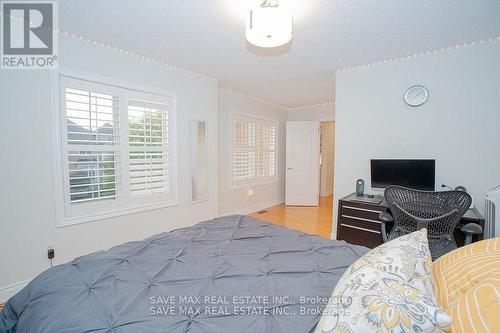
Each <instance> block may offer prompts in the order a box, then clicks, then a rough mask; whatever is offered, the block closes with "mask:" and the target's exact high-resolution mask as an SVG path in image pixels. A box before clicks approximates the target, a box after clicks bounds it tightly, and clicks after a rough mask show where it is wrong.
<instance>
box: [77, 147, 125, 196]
mask: <svg viewBox="0 0 500 333" xmlns="http://www.w3.org/2000/svg"><path fill="white" fill-rule="evenodd" d="M116 155H117V154H115V153H114V152H112V151H103V152H95V151H69V152H68V164H69V188H70V197H71V203H79V202H87V201H95V200H103V199H115V198H116V197H117V191H116V187H117V184H118V180H117V178H118V177H117V172H116V170H117V164H118V163H117V160H118V159H117V156H116Z"/></svg>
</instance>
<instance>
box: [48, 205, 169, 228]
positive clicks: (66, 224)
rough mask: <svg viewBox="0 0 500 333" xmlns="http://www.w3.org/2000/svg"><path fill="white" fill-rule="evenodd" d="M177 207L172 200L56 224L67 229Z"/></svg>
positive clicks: (69, 219)
mask: <svg viewBox="0 0 500 333" xmlns="http://www.w3.org/2000/svg"><path fill="white" fill-rule="evenodd" d="M177 205H178V202H177V201H176V200H172V201H168V202H158V203H154V204H148V205H140V206H134V207H130V208H124V209H115V210H111V211H106V212H102V213H96V214H91V215H85V216H77V217H63V218H62V220H61V221H60V222H59V223H58V225H57V228H64V227H69V226H73V225H77V224H82V223H89V222H95V221H100V220H105V219H109V218H113V217H118V216H124V215H130V214H136V213H140V212H146V211H150V210H156V209H162V208H168V207H172V206H177Z"/></svg>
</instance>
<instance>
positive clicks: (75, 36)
mask: <svg viewBox="0 0 500 333" xmlns="http://www.w3.org/2000/svg"><path fill="white" fill-rule="evenodd" d="M56 32H58V33H61V34H62V35H63V36H65V37H69V38H73V39H79V40H83V41H86V42H88V43H90V44H93V45H95V46H100V47H104V48H107V49H112V50H114V51H118V52H120V53H123V54H125V55H128V56H131V57H136V58H140V59H142V60H145V61H147V62H150V63H153V64H156V65H160V66H163V67H167V68H170V69H174V70H178V71H181V72H184V73H187V74H190V75H193V76H196V77H199V78H203V79H207V80H210V81H216V82H219V80H218V79H216V78H214V77H212V76H209V75H206V74H203V73H199V72H196V71H193V70H190V69H187V68H184V67H180V66H177V65H173V64H170V63H168V62H165V61H163V60H159V59H155V58H153V57H150V56H147V55H144V54H141V53H137V52H132V51H129V50H127V49H123V48H120V47H117V46H114V45H112V44H110V43H106V42H102V41H98V40H95V39H92V38H90V37H88V36H84V35H82V34H78V33H70V32H68V31H63V30H62V29H57V30H56ZM495 41H500V36H497V37H491V38H488V39H482V40H479V41H473V42H468V43H461V44H456V45H453V46H448V47H444V48H439V49H433V50H428V51H423V52H419V53H415V54H411V55H406V56H402V57H396V58H392V59H388V60H380V61H374V62H371V63H368V64H363V65H357V66H352V67H346V68H342V69H339V70H337V71H336V72H335V73H344V72H349V71H353V70H360V69H364V68H368V67H371V66H376V65H382V64H388V63H393V62H398V61H404V60H409V59H412V58H416V57H419V56H425V55H430V54H436V53H442V52H447V51H450V50H453V49H461V48H467V47H472V46H478V45H484V44H488V43H493V42H495ZM218 90H219V91H221V92H223V93H226V94H233V95H237V96H241V97H244V98H247V99H249V100H252V101H255V102H259V103H264V104H267V105H271V106H274V107H276V108H279V109H282V110H286V111H295V110H304V109H311V108H317V107H321V106H328V105H334V104H335V102H334V101H329V102H325V103H316V104H307V105H301V106H296V107H285V106H283V105H279V104H277V103H273V102H269V101H266V100H263V99H261V98H257V97H254V96H251V95H248V94H246V93H244V92H241V91H237V90H234V89H229V88H225V87H221V86H218Z"/></svg>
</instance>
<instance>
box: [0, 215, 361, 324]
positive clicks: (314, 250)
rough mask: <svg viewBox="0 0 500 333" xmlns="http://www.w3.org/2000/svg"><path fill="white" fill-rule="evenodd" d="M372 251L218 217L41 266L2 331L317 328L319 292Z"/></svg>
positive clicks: (9, 307) (0, 317)
mask: <svg viewBox="0 0 500 333" xmlns="http://www.w3.org/2000/svg"><path fill="white" fill-rule="evenodd" d="M306 223H307V222H306ZM366 251H367V249H366V248H363V247H359V246H354V245H349V244H347V243H345V242H344V241H333V240H328V239H324V238H321V237H318V236H312V235H307V234H304V233H302V232H298V231H292V230H289V229H286V228H283V227H280V226H277V225H274V224H269V223H265V222H261V221H258V220H255V219H252V218H249V217H245V216H228V217H223V218H218V219H214V220H210V221H205V222H202V223H199V224H197V225H194V226H192V227H189V228H184V229H178V230H174V231H171V232H168V233H162V234H158V235H155V236H152V237H150V238H148V239H146V240H143V241H137V242H130V243H126V244H123V245H120V246H116V247H114V248H111V249H110V250H108V251H101V252H96V253H92V254H89V255H87V256H83V257H80V258H77V259H75V260H73V261H72V262H70V263H67V264H64V265H59V266H56V267H54V268H51V269H49V270H47V271H45V272H43V273H42V274H40V275H39V276H38V277H36V278H35V279H34V280H33V281H32V282H31V283H30V284H29V285H28V286H27V287H26V288H24V289H23V290H22V291H20V292H19V293H18V294H17V295H15V296H14V297H12V298H11V299H10V300H9V301H8V302H7V304H6V307H5V309H4V310H3V311H2V312H1V313H0V332H19V333H21V332H50V333H57V332H74V333H81V332H153V333H154V332H311V331H313V330H314V327H315V326H316V324H317V323H318V321H319V318H320V312H318V310H319V311H321V310H322V309H323V308H324V306H325V305H326V304H325V303H324V301H320V299H319V298H318V297H327V296H329V295H330V294H331V292H332V290H333V288H334V286H335V284H336V283H337V281H338V279H339V278H340V276H341V275H342V273H343V272H344V271H345V270H346V268H347V267H348V266H349V265H350V264H351V263H352V262H353V261H354V260H356V259H357V258H358V257H359V256H361V255H362V254H364V253H365V252H366ZM266 297H267V298H266ZM266 310H267V312H266Z"/></svg>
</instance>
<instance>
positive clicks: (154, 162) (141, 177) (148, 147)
mask: <svg viewBox="0 0 500 333" xmlns="http://www.w3.org/2000/svg"><path fill="white" fill-rule="evenodd" d="M128 124H129V146H130V148H129V151H130V153H129V167H130V171H129V177H130V191H131V193H132V195H152V194H159V193H168V192H169V168H168V167H169V165H168V161H169V158H168V157H169V152H168V106H167V105H162V104H155V103H148V102H143V101H133V100H131V101H129V103H128Z"/></svg>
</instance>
